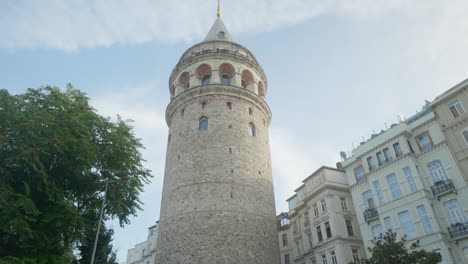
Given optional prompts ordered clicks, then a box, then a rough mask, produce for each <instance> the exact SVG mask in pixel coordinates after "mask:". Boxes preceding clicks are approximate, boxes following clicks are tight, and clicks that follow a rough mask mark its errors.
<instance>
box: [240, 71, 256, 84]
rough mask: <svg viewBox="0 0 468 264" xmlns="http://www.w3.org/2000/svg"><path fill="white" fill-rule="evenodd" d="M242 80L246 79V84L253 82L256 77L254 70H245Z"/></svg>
mask: <svg viewBox="0 0 468 264" xmlns="http://www.w3.org/2000/svg"><path fill="white" fill-rule="evenodd" d="M241 80H242V81H244V82H245V84H246V85H249V84H251V83H253V81H254V77H253V74H252V72H250V71H249V70H243V71H242V74H241Z"/></svg>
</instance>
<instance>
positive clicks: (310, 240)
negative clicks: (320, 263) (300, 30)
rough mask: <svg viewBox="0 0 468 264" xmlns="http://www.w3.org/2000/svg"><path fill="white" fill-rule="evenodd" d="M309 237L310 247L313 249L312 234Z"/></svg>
mask: <svg viewBox="0 0 468 264" xmlns="http://www.w3.org/2000/svg"><path fill="white" fill-rule="evenodd" d="M307 237H308V238H309V246H310V249H312V233H308V234H307Z"/></svg>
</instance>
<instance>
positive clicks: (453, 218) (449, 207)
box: [444, 199, 467, 225]
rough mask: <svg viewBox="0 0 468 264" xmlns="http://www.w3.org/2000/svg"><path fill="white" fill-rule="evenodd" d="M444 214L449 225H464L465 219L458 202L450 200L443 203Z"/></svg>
mask: <svg viewBox="0 0 468 264" xmlns="http://www.w3.org/2000/svg"><path fill="white" fill-rule="evenodd" d="M444 209H445V213H446V214H447V217H448V220H449V222H450V224H452V225H454V224H458V223H465V222H467V219H466V217H465V213H464V212H463V209H462V207H461V206H460V202H458V200H455V199H454V200H450V201H448V202H445V203H444Z"/></svg>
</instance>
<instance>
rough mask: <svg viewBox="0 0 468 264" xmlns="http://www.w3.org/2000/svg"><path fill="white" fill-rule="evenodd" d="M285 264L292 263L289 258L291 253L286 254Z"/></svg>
mask: <svg viewBox="0 0 468 264" xmlns="http://www.w3.org/2000/svg"><path fill="white" fill-rule="evenodd" d="M284 264H291V260H290V259H289V254H286V255H284Z"/></svg>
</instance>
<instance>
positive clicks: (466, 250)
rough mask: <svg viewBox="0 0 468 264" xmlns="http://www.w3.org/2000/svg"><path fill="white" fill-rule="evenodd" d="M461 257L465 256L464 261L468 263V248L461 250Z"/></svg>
mask: <svg viewBox="0 0 468 264" xmlns="http://www.w3.org/2000/svg"><path fill="white" fill-rule="evenodd" d="M463 255H464V256H465V260H466V261H467V262H468V248H464V249H463Z"/></svg>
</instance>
